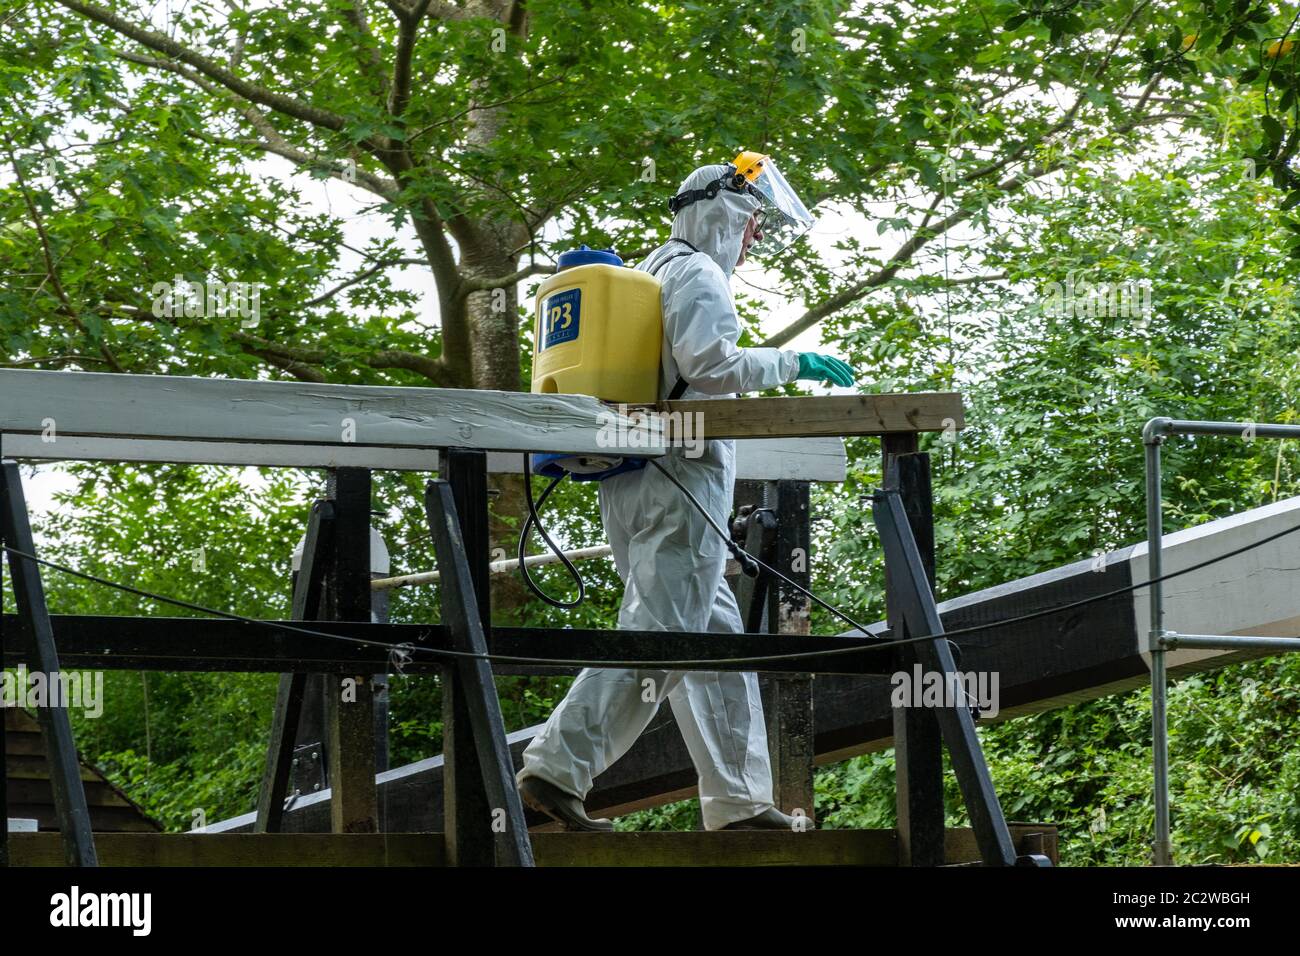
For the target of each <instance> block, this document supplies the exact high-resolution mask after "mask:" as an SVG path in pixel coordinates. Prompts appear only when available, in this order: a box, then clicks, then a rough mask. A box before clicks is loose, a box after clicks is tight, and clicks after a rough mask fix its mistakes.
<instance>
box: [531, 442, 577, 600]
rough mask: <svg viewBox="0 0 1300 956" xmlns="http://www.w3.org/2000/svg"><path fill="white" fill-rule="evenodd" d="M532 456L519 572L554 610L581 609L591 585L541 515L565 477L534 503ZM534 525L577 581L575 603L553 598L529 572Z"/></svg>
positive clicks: (555, 478) (533, 590)
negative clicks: (526, 557) (530, 535)
mask: <svg viewBox="0 0 1300 956" xmlns="http://www.w3.org/2000/svg"><path fill="white" fill-rule="evenodd" d="M531 457H532V456H531V455H529V454H528V453H527V452H524V497H525V498H527V499H528V517H526V518H525V519H524V527H523V530H521V531H520V532H519V573H520V575H522V576H523V579H524V584H526V585H528V590H530V591H532V592H533V593H534V594H536V595H537V596H538V597H539V598H541V599H542V600H543V601H545V602H546V603H547V604H549V605H551V606H552V607H558V608H560V609H561V610H565V611H568V610H571V609H573V608H575V607H577V606H578V605H579V604H581V603H582V602H583V601H585V600H586V599H587V585H586V582H584V581H583V580H582V575H581V574H580V573H579V572H578V569H577V568H576V567H574V566H573V562H572V561H570V560H569V556H568V555H567V554H565V553H564V549H563V548H561V547H559V546H558V545H556V543H555V542H554V541H552V540H551V536H550V534H548V533H547V531H546V526H545V525H543V524H542V519H541V518H539V517H538V516H537V511H538V509H539V508H541V507H542V505H544V504H546V499H547V498H549V497H550V496H551V492H552V491H554V490H555V486H556V485H558V484H559V483H560V482H562V481H563V480H564V478H565V476H564V475H556V476H555V477H554V478H553V479H551V483H550V484H549V485H547V486H546V490H545V491H543V492H542V496H541V497H540V498H538V499H537V500H536V501H534V500H533V469H532V464H531V462H530V461H529V459H530V458H531ZM533 525H536V526H537V533H538V534H540V535H541V536H542V540H543V541H545V542H546V546H547V547H548V548H550V549H551V553H552V554H554V555H555V556H556V557H557V558H559V559H560V561H561V563H563V565H564V566H565V568H567V569H568V571H569V574H570V575H572V577H573V580H574V581H576V582H577V584H578V596H577V597H576V598H575V599H574V600H572V601H560V600H557V599H555V598H553V597H551V596H550V595H549V594H547V593H545V592H544V591H543V590H542V589H541V588H540V587H538V586H537V582H535V581H534V580H533V576H532V575H531V574H530V573H529V572H528V565H527V564H526V563H525V562H524V554H525V551H526V550H527V546H528V532H529V531H531V530H532V527H533Z"/></svg>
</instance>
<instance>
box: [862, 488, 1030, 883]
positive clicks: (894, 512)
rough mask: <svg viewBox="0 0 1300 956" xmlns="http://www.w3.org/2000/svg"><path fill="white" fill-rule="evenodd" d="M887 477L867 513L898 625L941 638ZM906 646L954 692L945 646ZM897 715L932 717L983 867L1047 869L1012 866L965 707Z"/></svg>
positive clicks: (919, 562)
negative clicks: (888, 577)
mask: <svg viewBox="0 0 1300 956" xmlns="http://www.w3.org/2000/svg"><path fill="white" fill-rule="evenodd" d="M896 474H897V472H895V475H896ZM891 477H892V476H891V475H890V474H889V473H888V472H887V473H886V486H885V487H886V490H885V491H883V492H880V493H878V494H876V495H875V496H874V497H873V502H872V513H873V516H874V518H875V521H876V527H877V528H878V529H879V530H880V541H881V545H882V547H883V548H884V551H885V561H886V563H887V564H888V566H889V567H890V568H891V569H892V578H891V581H890V588H891V590H892V592H893V597H894V599H895V602H896V608H897V611H898V614H899V616H900V619H901V620H903V621H904V622H905V627H904V633H907V634H909V635H923V634H934V635H942V634H943V633H944V630H943V623H942V622H941V621H940V620H939V610H938V608H937V607H936V605H935V602H934V591H933V588H932V587H931V585H930V582H929V580H928V578H927V576H926V571H925V567H924V563H923V561H922V559H921V554H920V549H919V547H918V543H917V541H916V539H915V537H914V536H913V535H912V530H911V527H910V524H911V522H910V520H909V518H908V516H907V513H906V510H905V508H904V506H903V503H902V500H901V498H900V496H899V494H898V493H897V491H894V490H890V489H891V484H892V483H891V481H890V479H891ZM900 480H901V479H900ZM893 487H897V486H896V485H894V486H893ZM909 646H910V647H912V648H914V649H915V651H916V655H917V658H918V659H919V660H920V662H921V665H922V667H923V668H924V670H925V671H927V672H930V673H933V674H936V675H939V676H940V678H941V679H942V680H944V682H945V683H944V685H943V686H944V687H948V686H956V684H955V682H954V683H953V684H949V683H947V682H948V681H949V680H951V679H952V678H954V677H955V675H956V671H957V665H956V663H955V662H954V660H953V653H952V645H951V644H950V642H949V641H947V640H945V639H942V638H939V639H936V640H932V641H924V642H922V643H919V644H912V645H909ZM900 709H910V710H925V709H928V710H929V711H930V712H931V713H933V714H934V715H935V718H936V720H937V721H938V724H939V727H940V728H941V731H942V735H943V742H944V743H945V744H946V745H947V747H948V754H949V756H950V757H951V759H952V768H953V773H954V775H955V776H956V777H957V784H958V786H959V787H960V788H961V793H962V798H963V800H964V801H965V803H966V812H967V814H969V816H970V823H971V829H972V830H974V831H975V842H976V844H977V845H978V846H979V850H980V856H981V858H982V859H983V861H984V864H985V865H986V866H1012V865H1014V864H1016V863H1017V862H1023V863H1024V864H1025V865H1027V866H1044V865H1048V864H1047V861H1046V860H1045V859H1044V858H1043V857H1042V856H1041V855H1040V856H1037V857H1034V856H1029V855H1027V856H1026V857H1024V858H1023V859H1022V860H1021V861H1017V858H1016V852H1015V848H1014V846H1013V845H1012V842H1011V831H1010V830H1009V828H1008V827H1007V822H1006V818H1005V817H1004V816H1003V814H1002V806H1001V804H1000V803H999V802H998V795H997V792H996V791H995V790H994V789H993V778H992V775H991V774H990V773H989V768H988V764H987V762H986V761H985V760H984V752H983V748H982V747H981V746H980V741H979V736H978V735H977V734H976V732H975V718H974V716H973V715H972V714H971V711H970V709H969V707H968V705H967V702H966V701H965V700H962V701H961V702H960V703H956V704H954V705H953V706H946V705H945V706H939V707H935V708H915V707H913V708H900ZM914 835H915V833H914Z"/></svg>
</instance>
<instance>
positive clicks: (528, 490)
mask: <svg viewBox="0 0 1300 956" xmlns="http://www.w3.org/2000/svg"><path fill="white" fill-rule="evenodd" d="M531 461H532V456H531V455H529V454H527V453H525V454H524V497H526V498H527V499H528V517H527V518H526V519H525V520H524V527H523V530H522V531H520V533H519V573H520V574H522V575H523V578H524V584H526V585H528V589H529V590H530V591H532V592H533V593H534V594H536V595H537V596H538V597H539V598H541V599H542V600H543V601H545V602H546V603H547V604H549V605H551V606H552V607H558V608H561V609H563V610H566V611H567V610H572V609H573V608H575V607H577V606H578V605H579V604H581V603H582V602H583V601H584V600H585V599H586V596H587V587H586V584H585V583H584V582H583V580H582V574H581V573H580V572H579V571H578V569H577V568H576V567H574V565H573V562H572V561H570V560H569V557H568V555H566V554H565V553H564V550H563V549H562V548H560V547H559V546H558V545H557V544H556V543H555V542H554V541H553V540H551V536H550V535H549V534H547V532H546V528H545V527H544V526H543V525H542V521H541V518H539V517H538V516H537V512H538V509H540V508H541V507H542V506H543V505H544V504H545V503H546V499H547V498H548V497H550V494H551V492H552V491H554V490H555V486H556V485H558V484H559V483H560V482H561V481H563V480H564V478H565V476H564V475H559V476H557V477H555V478H552V479H551V483H550V484H549V485H547V486H546V490H545V491H543V492H542V496H541V497H540V498H538V499H537V500H536V501H534V500H533V471H532V465H531ZM649 464H651V465H653V466H654V467H656V468H658V469H659V471H660V472H661V473H662V474H663V475H664V476H665V477H666V478H667V479H668V480H669V481H671V482H672V483H673V484H674V485H676V486H677V489H678V490H679V491H680V492H681V493H682V494H683V495H685V496H686V498H687V500H688V501H690V503H691V504H692V505H693V506H694V507H695V510H696V511H698V512H699V513H700V514H701V515H703V517H704V520H705V521H707V522H708V523H709V527H711V528H712V529H713V531H714V532H715V533H716V534H717V535H718V537H720V538H721V539H722V541H723V543H724V544H725V545H726V546H727V550H728V551H729V552H730V553H731V556H732V557H733V558H735V559H736V561H737V563H738V564H739V565H740V570H741V571H742V572H743V573H744V574H745V575H746V576H747V577H751V578H754V577H758V572H759V569H760V568H761V569H762V570H764V571H767V572H768V573H769V574H772V575H775V576H776V577H778V578H780V579H781V580H782V581H784V582H785V583H786V584H788V585H790V586H791V587H792V588H794V589H795V590H796V591H798V592H799V593H801V594H803V595H804V596H806V597H807V598H808V599H809V600H811V601H812V602H813V603H815V604H817V605H818V606H820V607H823V608H825V609H826V610H828V611H830V612H831V613H832V614H834V615H835V616H836V617H838V618H839V619H840V620H842V621H844V622H845V623H847V624H849V625H850V626H852V627H854V628H856V629H857V630H859V631H861V632H862V633H863V634H865V635H867V636H868V637H872V636H874V635H873V634H872V633H871V632H870V631H868V630H867V628H866V627H865V626H864V625H862V624H859V623H858V622H857V621H855V620H853V618H851V617H849V616H848V615H847V614H845V613H844V612H843V611H841V610H840V609H839V608H837V607H835V606H834V605H833V604H830V603H828V602H826V601H824V600H822V599H821V598H819V597H818V596H817V595H816V594H813V592H812V591H810V590H808V589H807V588H806V587H804V586H803V585H801V584H799V583H798V582H796V581H792V580H790V578H788V577H786V576H785V575H784V574H782V573H781V572H780V571H778V570H777V569H776V568H774V567H772V566H770V565H768V564H766V563H764V562H763V561H760V560H759V559H758V558H756V557H754V556H753V555H752V554H750V553H749V552H748V551H746V550H745V549H744V548H742V547H741V546H740V545H739V544H737V543H736V542H735V541H733V540H732V538H731V535H729V534H727V532H726V531H725V530H723V529H722V528H721V527H719V526H718V523H717V522H716V521H714V520H713V516H712V515H710V514H709V512H708V509H706V508H705V507H704V505H702V504H701V503H700V500H699V499H698V498H696V497H695V495H694V494H692V493H691V490H690V489H689V488H687V487H686V486H685V485H683V484H682V483H681V482H680V481H678V480H677V477H676V476H675V475H673V474H672V473H671V472H670V471H668V469H666V468H665V467H664V466H663V465H661V464H660V463H659V462H657V461H655V460H654V459H651V460H650V461H649ZM533 525H536V526H537V531H538V533H539V534H540V535H541V536H542V540H544V541H545V542H546V546H547V547H548V548H550V549H551V552H552V553H553V554H554V555H555V556H556V557H557V558H559V559H560V561H561V562H563V564H564V567H565V568H566V569H567V570H568V572H569V574H570V575H571V576H572V577H573V580H574V581H575V582H577V585H578V596H577V598H576V599H575V600H573V601H557V600H556V599H554V598H552V597H551V596H550V595H548V594H545V593H544V592H543V591H542V589H541V588H539V587H538V586H537V584H536V582H535V581H533V578H532V575H531V574H529V573H528V566H527V565H526V564H524V553H525V548H526V546H527V544H528V533H529V531H531V530H532V527H533Z"/></svg>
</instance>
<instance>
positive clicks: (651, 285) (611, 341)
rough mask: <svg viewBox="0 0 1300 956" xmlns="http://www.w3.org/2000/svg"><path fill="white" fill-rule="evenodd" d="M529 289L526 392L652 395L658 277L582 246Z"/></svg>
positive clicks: (644, 400)
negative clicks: (532, 298)
mask: <svg viewBox="0 0 1300 956" xmlns="http://www.w3.org/2000/svg"><path fill="white" fill-rule="evenodd" d="M558 264H559V271H558V272H556V273H555V275H553V276H550V277H548V278H547V279H546V280H544V281H543V282H542V284H541V285H540V286H539V287H538V289H537V305H536V307H535V310H534V317H535V320H536V326H535V333H536V336H535V341H534V345H533V391H534V392H539V393H555V392H559V393H563V394H569V395H593V396H595V397H596V398H599V399H601V400H602V401H606V402H616V403H618V402H622V403H627V404H629V405H631V404H645V405H652V404H654V403H655V402H657V401H658V400H659V346H660V342H661V340H662V338H663V312H662V306H661V304H660V299H659V280H657V279H656V278H654V276H651V275H649V274H648V273H645V272H638V271H637V270H635V269H629V268H628V267H626V266H624V265H623V260H622V259H620V258H619V257H618V256H617V255H615V254H614V253H612V252H603V251H600V250H596V249H588V248H587V247H586V246H583V247H582V248H580V249H578V250H576V251H574V252H565V253H562V254H561V255H560V257H559V260H558Z"/></svg>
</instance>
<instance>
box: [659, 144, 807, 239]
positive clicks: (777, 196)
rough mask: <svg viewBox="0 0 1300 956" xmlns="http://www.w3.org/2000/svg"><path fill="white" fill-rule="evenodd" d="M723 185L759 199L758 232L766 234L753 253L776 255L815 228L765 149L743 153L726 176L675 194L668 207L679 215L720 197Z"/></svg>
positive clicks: (725, 187) (801, 202)
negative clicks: (701, 186) (697, 187)
mask: <svg viewBox="0 0 1300 956" xmlns="http://www.w3.org/2000/svg"><path fill="white" fill-rule="evenodd" d="M723 189H728V190H731V191H733V192H738V193H744V194H746V195H748V196H749V197H750V198H752V199H754V200H756V201H757V203H758V206H759V208H758V210H757V211H758V226H759V228H758V234H759V235H760V236H761V237H762V238H761V239H759V240H758V241H757V242H755V243H754V245H753V246H752V247H751V248H750V255H756V256H758V257H760V258H764V259H771V258H774V257H776V256H778V255H780V254H781V253H782V252H784V251H785V250H786V249H788V248H790V246H792V245H794V243H795V242H797V241H798V240H799V238H800V237H801V236H802V235H803V234H804V233H806V232H807V231H808V230H809V229H811V228H812V225H813V222H814V219H813V216H812V213H810V212H809V211H808V207H807V206H805V205H804V204H803V201H802V200H801V199H800V198H799V197H798V196H797V195H796V194H795V191H794V190H793V189H791V188H790V184H789V183H788V182H786V178H785V177H784V176H782V175H781V171H780V170H779V169H777V167H776V163H775V162H773V160H772V158H771V157H770V156H766V155H764V154H762V153H754V152H744V153H741V154H740V155H739V156H737V157H736V158H735V160H734V161H733V162H732V163H731V168H730V169H729V170H728V171H727V174H726V175H725V176H723V177H722V178H721V179H719V180H717V181H716V182H713V183H709V184H708V185H707V186H706V187H704V188H702V189H692V190H687V191H685V192H683V193H681V194H679V195H677V196H673V197H672V199H670V200H669V201H668V209H669V211H670V212H672V213H673V214H674V215H676V214H677V213H678V212H679V211H680V210H682V209H684V208H685V207H686V206H689V205H690V204H691V203H694V202H700V201H702V200H703V201H708V200H712V199H714V198H716V197H717V195H718V193H719V191H721V190H723Z"/></svg>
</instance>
